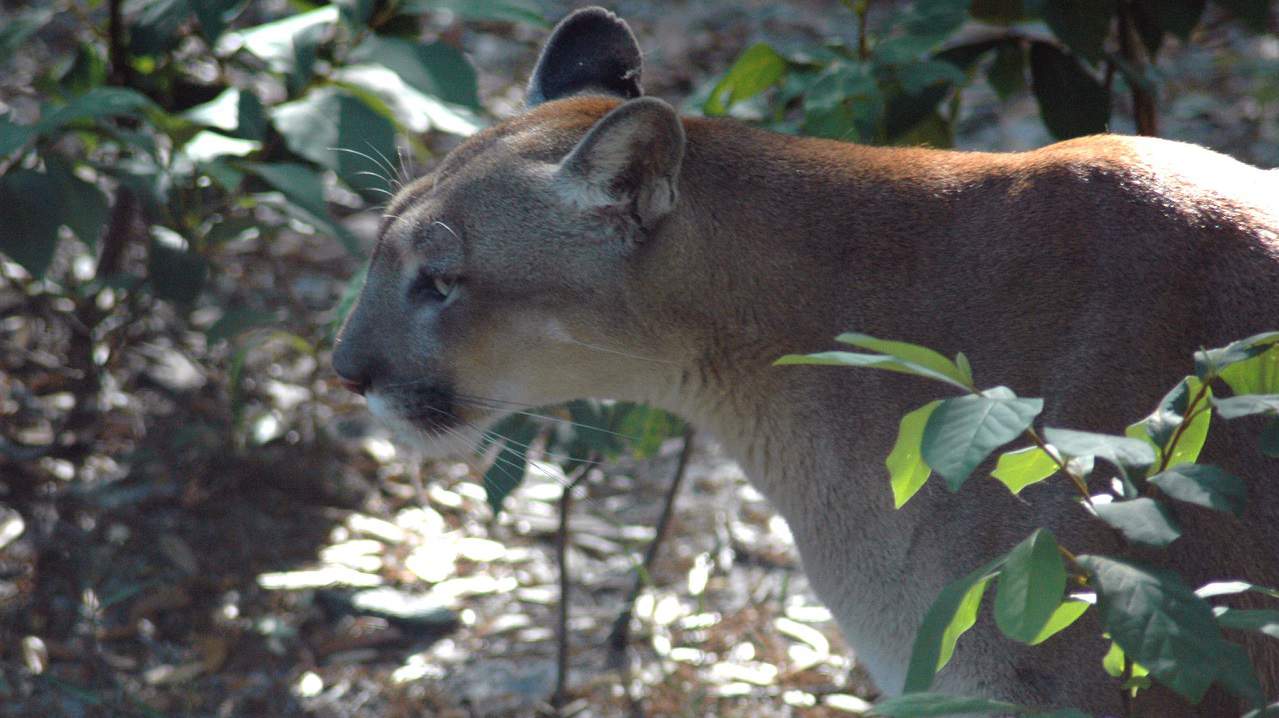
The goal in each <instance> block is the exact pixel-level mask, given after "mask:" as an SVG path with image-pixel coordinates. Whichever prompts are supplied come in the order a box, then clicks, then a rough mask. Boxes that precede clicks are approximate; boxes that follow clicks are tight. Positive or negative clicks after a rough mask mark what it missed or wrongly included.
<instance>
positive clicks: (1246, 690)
mask: <svg viewBox="0 0 1279 718" xmlns="http://www.w3.org/2000/svg"><path fill="white" fill-rule="evenodd" d="M1222 649H1223V650H1222V652H1221V655H1220V656H1218V657H1217V663H1218V667H1217V685H1219V686H1221V687H1222V688H1225V689H1226V690H1227V691H1229V692H1230V693H1232V694H1234V695H1235V696H1237V697H1239V698H1242V699H1243V700H1244V701H1245V702H1246V703H1248V704H1249V705H1250V706H1252V707H1253V708H1260V707H1262V706H1263V705H1265V703H1266V694H1265V692H1264V691H1262V688H1261V681H1259V680H1257V670H1256V668H1254V667H1253V665H1252V659H1251V658H1250V657H1249V656H1248V652H1247V651H1245V650H1244V649H1243V646H1240V645H1238V644H1236V643H1230V642H1224V643H1223V644H1222Z"/></svg>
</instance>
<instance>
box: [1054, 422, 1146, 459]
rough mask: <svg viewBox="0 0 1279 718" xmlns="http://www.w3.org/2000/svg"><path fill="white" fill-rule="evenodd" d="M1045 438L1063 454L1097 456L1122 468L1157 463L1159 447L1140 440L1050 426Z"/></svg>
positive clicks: (1069, 455)
mask: <svg viewBox="0 0 1279 718" xmlns="http://www.w3.org/2000/svg"><path fill="white" fill-rule="evenodd" d="M1044 440H1045V441H1047V442H1048V443H1049V444H1052V445H1053V447H1054V448H1056V449H1057V450H1058V451H1060V452H1061V453H1062V455H1063V456H1068V457H1071V458H1074V457H1082V456H1093V457H1096V458H1098V459H1103V460H1105V461H1109V462H1110V463H1112V464H1114V465H1116V466H1120V467H1145V466H1149V465H1151V464H1153V463H1155V450H1154V449H1153V448H1151V446H1150V444H1149V443H1147V442H1144V441H1140V440H1138V439H1130V438H1128V437H1124V436H1112V435H1110V434H1096V433H1093V432H1090V431H1073V430H1071V429H1058V428H1054V427H1051V426H1050V427H1047V428H1045V429H1044Z"/></svg>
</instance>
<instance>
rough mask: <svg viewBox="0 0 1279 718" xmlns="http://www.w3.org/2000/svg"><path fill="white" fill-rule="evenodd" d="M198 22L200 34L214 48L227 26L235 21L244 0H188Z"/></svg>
mask: <svg viewBox="0 0 1279 718" xmlns="http://www.w3.org/2000/svg"><path fill="white" fill-rule="evenodd" d="M189 2H190V3H191V9H192V10H193V11H194V12H195V17H196V19H197V20H199V21H200V34H201V35H203V36H204V39H205V40H208V41H209V45H211V46H216V45H217V43H218V40H219V39H220V38H221V37H222V33H223V32H225V31H226V28H227V25H228V24H229V23H230V22H231V21H232V20H233V19H235V16H236V15H237V14H238V13H239V11H240V7H241V6H242V5H243V4H244V2H245V0H189Z"/></svg>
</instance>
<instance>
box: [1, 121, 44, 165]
mask: <svg viewBox="0 0 1279 718" xmlns="http://www.w3.org/2000/svg"><path fill="white" fill-rule="evenodd" d="M35 135H36V129H35V127H33V126H31V125H19V124H17V123H15V122H13V121H12V120H10V119H9V118H8V117H7V116H6V117H0V159H3V158H5V157H8V156H9V155H10V154H12V153H13V152H14V150H17V149H18V148H19V147H22V146H23V145H25V144H27V142H28V141H30V140H31V138H33V137H35Z"/></svg>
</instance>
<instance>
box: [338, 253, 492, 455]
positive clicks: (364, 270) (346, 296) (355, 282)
mask: <svg viewBox="0 0 1279 718" xmlns="http://www.w3.org/2000/svg"><path fill="white" fill-rule="evenodd" d="M368 277H369V263H368V261H367V260H366V261H365V262H363V263H362V264H361V265H360V268H359V269H358V270H357V271H356V272H355V273H354V274H352V275H351V278H350V279H348V280H346V283H345V285H343V287H342V295H341V296H340V297H338V303H337V306H335V307H333V319H332V320H331V321H330V322H329V326H328V328H327V330H326V331H325V341H326V342H327V343H329V344H330V345H331V344H332V343H333V339H334V338H335V337H336V336H337V333H338V330H339V329H341V328H342V325H343V324H344V323H345V322H346V317H347V315H348V314H350V313H351V310H352V309H354V308H355V302H356V300H358V299H359V298H360V291H361V290H362V289H364V282H365V280H367V279H368ZM486 436H487V434H486Z"/></svg>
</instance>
